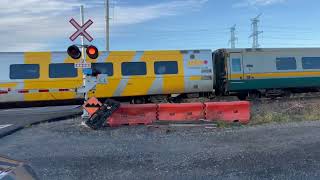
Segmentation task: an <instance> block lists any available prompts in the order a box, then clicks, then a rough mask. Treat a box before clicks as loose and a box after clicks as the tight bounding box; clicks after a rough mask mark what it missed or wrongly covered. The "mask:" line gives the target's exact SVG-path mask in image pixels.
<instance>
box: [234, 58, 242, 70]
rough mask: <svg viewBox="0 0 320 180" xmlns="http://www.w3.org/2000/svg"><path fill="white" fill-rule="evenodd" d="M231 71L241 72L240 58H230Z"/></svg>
mask: <svg viewBox="0 0 320 180" xmlns="http://www.w3.org/2000/svg"><path fill="white" fill-rule="evenodd" d="M232 72H241V60H240V58H235V59H232Z"/></svg>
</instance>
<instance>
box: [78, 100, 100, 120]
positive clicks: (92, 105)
mask: <svg viewBox="0 0 320 180" xmlns="http://www.w3.org/2000/svg"><path fill="white" fill-rule="evenodd" d="M101 106H102V103H101V102H100V101H99V100H98V99H97V98H95V97H92V98H90V99H89V100H87V101H86V102H85V103H84V104H83V106H82V107H83V108H84V109H85V110H86V111H87V112H88V114H89V116H90V117H91V116H92V115H93V114H94V113H95V112H96V111H97V110H98V109H99V108H100V107H101Z"/></svg>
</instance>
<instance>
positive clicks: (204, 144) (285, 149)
mask: <svg viewBox="0 0 320 180" xmlns="http://www.w3.org/2000/svg"><path fill="white" fill-rule="evenodd" d="M79 122H81V120H80V119H72V120H67V121H59V122H54V123H46V124H40V125H36V126H32V127H30V128H26V129H23V130H21V131H18V132H16V133H14V134H13V135H10V136H6V137H4V138H2V139H1V140H0V147H1V148H0V154H2V155H6V156H10V157H12V158H15V159H19V160H25V161H27V162H29V163H30V165H31V166H32V168H34V169H35V171H36V173H37V174H38V175H39V176H40V178H41V179H49V180H50V179H139V180H140V179H259V180H260V179H290V180H291V179H319V178H320V153H319V149H320V138H319V137H320V131H319V129H320V122H300V123H288V124H269V125H263V126H255V127H235V128H230V129H212V128H210V129H209V128H201V127H196V128H186V127H166V126H164V127H157V128H156V127H145V126H139V127H122V128H105V129H103V130H99V131H92V130H90V129H86V128H84V127H82V126H80V125H79Z"/></svg>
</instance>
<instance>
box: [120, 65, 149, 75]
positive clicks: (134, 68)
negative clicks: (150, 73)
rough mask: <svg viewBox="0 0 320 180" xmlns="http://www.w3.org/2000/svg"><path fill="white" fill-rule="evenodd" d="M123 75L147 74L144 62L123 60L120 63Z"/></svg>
mask: <svg viewBox="0 0 320 180" xmlns="http://www.w3.org/2000/svg"><path fill="white" fill-rule="evenodd" d="M121 70H122V75H123V76H141V75H146V74H147V65H146V63H145V62H124V63H122V64H121Z"/></svg>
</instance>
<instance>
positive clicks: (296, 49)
mask: <svg viewBox="0 0 320 180" xmlns="http://www.w3.org/2000/svg"><path fill="white" fill-rule="evenodd" d="M221 50H222V51H226V52H228V53H245V52H287V51H288V52H292V51H308V52H313V51H317V52H319V51H320V47H305V48H256V49H253V48H235V49H218V50H216V51H221Z"/></svg>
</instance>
